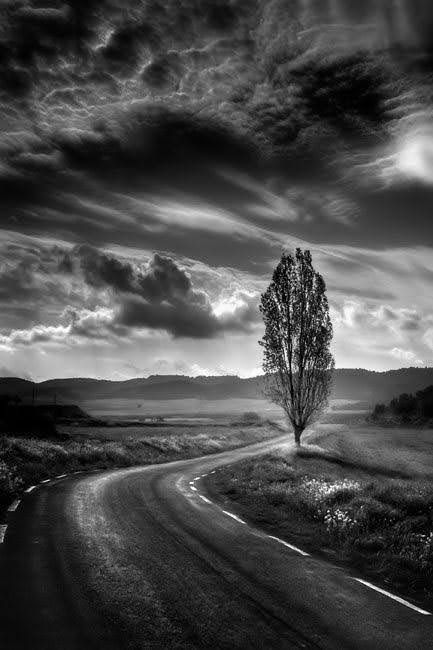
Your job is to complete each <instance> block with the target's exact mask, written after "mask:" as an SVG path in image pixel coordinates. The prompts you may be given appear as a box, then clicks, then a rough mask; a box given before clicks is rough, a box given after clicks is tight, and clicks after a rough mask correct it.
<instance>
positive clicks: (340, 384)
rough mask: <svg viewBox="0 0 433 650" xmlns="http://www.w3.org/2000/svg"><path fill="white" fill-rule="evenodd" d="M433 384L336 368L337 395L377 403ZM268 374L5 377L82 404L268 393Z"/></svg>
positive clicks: (45, 395)
mask: <svg viewBox="0 0 433 650" xmlns="http://www.w3.org/2000/svg"><path fill="white" fill-rule="evenodd" d="M431 384H433V368H402V369H400V370H389V371H386V372H373V371H371V370H363V369H346V368H341V369H338V370H336V371H335V381H334V390H333V397H335V398H340V399H355V400H361V401H366V402H369V403H371V404H375V403H376V402H379V401H389V400H390V399H391V398H392V397H394V396H395V395H399V394H400V393H413V392H416V391H418V390H421V389H423V388H425V387H426V386H429V385H431ZM262 389H263V377H251V378H247V379H241V378H240V377H236V376H225V377H185V376H181V375H153V376H150V377H147V378H142V379H130V380H128V381H107V380H100V379H89V378H71V379H50V380H49V381H44V382H41V383H33V382H31V381H28V380H26V379H19V378H15V377H4V378H0V395H5V394H10V395H19V396H20V397H21V398H22V399H24V400H25V401H31V399H32V393H33V390H36V391H37V398H38V401H47V402H53V401H54V399H55V398H56V399H57V401H58V402H67V403H75V404H76V403H80V402H83V401H86V400H95V399H136V400H167V399H186V398H198V399H208V400H212V399H229V398H231V397H237V398H241V397H243V398H258V397H261V396H262Z"/></svg>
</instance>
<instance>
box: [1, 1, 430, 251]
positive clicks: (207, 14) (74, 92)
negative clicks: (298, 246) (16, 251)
mask: <svg viewBox="0 0 433 650" xmlns="http://www.w3.org/2000/svg"><path fill="white" fill-rule="evenodd" d="M349 4H350V7H349V6H348V5H349ZM392 7H393V8H392ZM432 13H433V12H432V10H431V5H430V4H429V3H427V2H417V3H410V2H402V3H399V6H398V7H397V6H394V5H393V6H392V5H391V4H390V3H388V2H384V3H382V4H381V5H380V7H378V6H377V3H374V2H365V3H362V9H361V8H358V9H357V8H355V3H347V2H346V3H345V2H338V1H337V2H332V3H331V2H323V3H317V2H312V1H311V2H303V3H298V2H293V3H287V2H282V1H277V0H272V1H270V2H259V1H257V2H255V1H252V0H251V1H250V2H248V1H243V2H241V1H239V2H234V1H233V2H229V1H227V2H221V3H220V2H218V3H215V2H213V1H210V0H209V1H206V2H204V1H199V0H189V1H187V0H184V1H182V2H178V1H174V0H173V1H170V2H167V1H164V2H162V1H159V2H157V1H155V0H152V1H150V2H147V3H140V4H137V3H132V2H131V3H124V5H122V7H121V8H119V6H118V3H115V2H109V1H106V2H94V1H88V2H66V1H65V2H63V3H53V2H47V3H37V2H30V1H28V2H14V3H8V4H7V5H6V9H5V13H4V21H3V24H2V28H1V30H0V68H1V70H0V72H2V74H1V75H0V76H1V81H0V85H1V84H3V94H2V95H1V97H0V102H1V103H2V107H4V109H5V110H4V112H3V113H4V131H5V133H7V134H9V135H8V137H9V140H11V139H12V140H13V139H14V138H15V140H16V141H17V142H18V141H19V143H18V144H17V142H16V143H15V145H14V146H15V148H14V147H12V148H11V147H10V146H9V148H5V149H2V142H1V140H0V151H1V153H2V165H1V166H0V192H1V198H0V201H1V206H2V217H3V220H4V222H5V223H6V224H8V226H9V227H12V226H13V223H18V224H19V225H18V226H15V227H18V228H21V229H23V230H25V231H26V232H28V231H32V232H35V230H36V231H37V230H38V229H39V230H40V231H46V230H49V231H50V232H52V233H55V234H56V235H59V236H64V237H67V238H69V240H72V241H79V240H80V239H83V237H84V234H86V238H88V239H89V241H91V242H94V243H95V244H96V245H100V244H104V243H107V242H110V241H120V242H125V241H127V238H128V237H129V242H132V241H139V242H143V234H142V232H143V230H142V228H141V226H140V225H139V224H132V220H131V224H130V226H128V228H129V231H128V229H127V228H126V226H125V223H126V219H127V217H128V205H127V204H126V203H125V204H124V205H123V206H122V205H120V203H121V202H120V200H119V201H118V205H116V209H117V214H118V216H120V215H123V218H124V221H123V225H122V223H121V222H120V221H119V222H117V223H116V222H115V217H114V216H113V214H114V213H112V216H109V210H106V211H105V215H106V216H105V217H102V211H101V210H99V211H97V210H96V209H94V208H93V207H91V205H93V206H95V204H96V203H100V204H101V205H104V206H105V205H111V204H112V202H113V200H115V199H114V197H113V196H112V194H113V192H116V193H117V194H118V195H119V196H120V195H124V196H135V195H140V196H142V195H143V194H146V193H152V192H154V190H155V187H158V190H160V189H161V185H162V184H164V185H165V187H164V188H163V189H164V190H165V189H166V188H167V187H168V188H169V189H171V190H172V191H173V193H174V194H180V193H182V194H183V196H186V197H194V196H200V197H201V198H207V200H208V202H213V203H214V204H215V205H216V206H217V207H223V208H230V207H232V206H235V208H236V212H237V213H238V214H241V215H242V217H243V218H245V216H246V215H247V211H248V206H249V204H250V197H246V196H245V197H244V196H243V195H242V200H243V199H245V201H244V205H242V201H241V198H240V197H241V190H240V188H239V187H238V186H236V183H235V182H234V181H233V182H231V181H230V180H228V176H229V174H230V172H231V170H233V169H235V170H242V171H243V172H244V173H246V174H250V175H251V176H252V177H253V178H255V179H256V180H257V179H259V180H260V182H262V181H264V180H266V179H269V178H270V177H272V178H274V177H277V178H278V179H279V185H280V187H281V188H284V185H285V186H286V188H287V187H290V186H292V191H291V194H290V195H288V194H286V198H287V200H288V203H291V205H292V210H291V212H292V214H297V215H298V217H297V219H291V222H290V229H289V230H287V229H286V230H283V233H282V234H284V233H287V234H288V233H289V232H290V233H291V234H293V235H295V236H297V237H300V238H301V239H302V238H305V239H311V237H313V239H314V238H315V239H316V240H317V241H324V242H326V241H337V242H345V241H348V240H350V239H351V238H352V237H354V236H355V235H356V237H359V238H361V239H360V240H362V241H364V240H365V241H367V239H368V238H370V240H371V239H373V240H374V245H378V246H380V245H381V244H382V243H383V241H384V239H386V238H387V237H388V234H389V230H390V229H389V225H390V224H391V223H392V220H393V219H394V218H395V214H397V219H398V222H399V227H398V228H393V229H392V236H393V237H394V238H395V241H396V242H403V241H423V242H425V241H426V237H427V238H428V240H429V238H430V237H431V229H429V227H428V219H429V215H428V214H427V212H428V210H427V209H426V205H427V203H428V201H429V199H430V196H429V195H430V192H431V190H430V188H428V187H425V188H424V189H419V184H415V185H414V187H413V191H412V190H411V188H408V187H405V188H401V193H402V194H401V195H399V194H398V189H395V188H388V187H379V188H375V190H374V192H371V191H370V190H367V189H365V187H363V186H361V184H360V179H361V177H362V176H363V172H361V171H358V166H357V164H356V163H357V160H354V157H355V156H354V154H353V152H354V151H355V152H356V153H357V154H359V155H361V154H362V155H365V156H366V157H367V159H370V158H371V157H372V156H373V157H375V156H379V155H380V148H381V147H382V146H383V144H384V143H388V142H389V141H390V140H391V139H392V138H393V137H394V136H393V134H394V132H395V130H396V128H397V126H398V125H399V124H400V123H403V122H404V120H407V118H408V117H410V115H411V111H414V110H415V109H414V108H413V101H412V96H409V95H410V93H409V94H408V89H409V90H410V91H411V92H412V91H413V92H415V91H416V90H417V89H419V88H421V87H422V88H424V91H423V93H424V94H421V95H420V97H421V98H423V97H424V96H426V97H427V95H428V92H427V91H426V90H425V88H426V87H427V88H428V87H429V82H428V79H427V76H426V72H425V60H426V57H428V53H429V51H430V49H429V47H430V46H429V43H428V39H429V37H428V29H427V26H428V25H429V24H431V15H432ZM421 61H424V63H421ZM418 101H420V102H421V100H418ZM422 101H424V100H423V99H422ZM421 103H422V102H421ZM411 106H412V108H411ZM418 108H419V107H418V106H417V107H416V109H417V111H418ZM16 133H19V134H21V135H19V136H14V135H12V134H16ZM378 152H379V153H378ZM221 168H225V169H228V170H229V172H228V175H226V179H225V183H224V184H223V183H222V182H221V179H219V180H218V179H217V178H216V174H217V171H218V170H220V169H221ZM351 170H352V171H353V173H352V175H350V174H349V172H350V171H351ZM337 186H338V192H337V191H336V187H337ZM284 191H285V190H283V189H282V190H281V192H284ZM236 192H237V198H236ZM244 194H245V192H244ZM421 195H423V196H421ZM324 197H325V200H323V199H324ZM401 197H403V198H402V200H400V199H401ZM420 197H421V198H420ZM418 199H419V200H418ZM192 200H193V199H192ZM411 202H412V203H413V202H415V203H416V204H418V203H419V223H420V226H419V228H418V229H417V230H416V231H414V230H413V229H410V228H408V227H407V226H406V225H405V223H404V219H405V217H404V215H403V206H407V205H409V204H410V203H411ZM394 208H395V209H394ZM405 209H406V208H405ZM92 210H93V214H92ZM379 213H380V214H381V215H382V218H381V219H378V218H377V215H378V214H379ZM400 214H401V217H400ZM144 218H148V221H149V222H150V223H151V225H152V227H153V234H151V235H149V236H151V237H154V239H152V246H153V245H154V246H155V247H158V248H159V247H161V242H160V241H159V240H158V226H157V225H155V227H154V224H153V223H152V219H151V216H148V215H145V216H144ZM248 219H250V220H251V221H252V222H253V223H254V225H257V224H259V225H260V226H261V227H263V226H264V222H265V219H266V218H265V217H261V216H260V205H259V206H258V208H257V207H256V208H255V212H254V215H253V214H252V213H249V214H248ZM311 220H315V221H316V222H317V225H316V227H315V229H314V232H313V234H311V226H310V225H309V223H310V221H311ZM406 221H407V220H406ZM353 223H355V225H356V228H357V229H356V231H355V235H354V232H353V231H349V229H348V228H347V226H348V225H349V224H352V225H353ZM367 226H368V227H367ZM159 228H160V232H161V233H163V234H161V237H163V236H167V237H168V240H169V238H170V236H171V235H170V232H167V231H168V230H169V229H168V228H167V227H166V226H161V225H160V226H159ZM369 232H370V233H372V235H369V234H368V233H369ZM176 235H177V236H178V233H176ZM146 236H147V234H146ZM188 237H189V241H190V243H191V247H194V244H195V248H196V250H203V254H204V252H205V251H206V254H207V253H209V254H210V255H215V257H218V255H220V257H224V256H226V255H227V254H228V253H227V250H228V247H227V246H225V245H224V241H223V237H222V235H221V244H219V245H218V247H216V246H213V247H212V246H211V245H210V244H209V243H208V245H205V247H204V248H201V240H200V237H201V235H200V234H196V235H194V237H195V238H196V239H195V240H194V238H191V236H190V234H189V235H188ZM178 239H179V240H180V239H182V238H181V237H178ZM184 239H185V247H187V246H188V242H187V241H186V240H187V237H185V238H184ZM198 244H200V246H199V245H198ZM211 249H213V250H211ZM182 252H184V253H190V252H191V251H190V250H188V249H187V248H185V249H184V250H183V251H182ZM266 255H267V256H268V257H269V256H270V251H269V249H268V250H267V251H266ZM233 257H236V255H235V254H233ZM241 257H242V256H241ZM244 257H245V256H244Z"/></svg>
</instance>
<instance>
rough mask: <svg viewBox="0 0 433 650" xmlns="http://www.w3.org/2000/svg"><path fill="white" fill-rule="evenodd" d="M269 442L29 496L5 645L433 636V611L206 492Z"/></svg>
mask: <svg viewBox="0 0 433 650" xmlns="http://www.w3.org/2000/svg"><path fill="white" fill-rule="evenodd" d="M271 444H272V443H271V442H265V443H259V444H256V445H252V446H250V447H246V448H243V449H238V450H234V451H229V452H224V453H222V454H218V455H215V456H207V457H203V458H199V459H193V460H186V461H179V462H174V463H168V464H165V465H158V466H150V467H141V468H133V469H122V470H114V471H105V472H100V473H98V472H94V473H90V474H80V475H76V476H64V477H60V478H58V479H55V480H53V481H50V482H47V483H45V484H42V485H39V486H37V487H36V488H35V489H33V490H31V491H30V492H28V493H27V494H25V495H24V496H23V498H22V500H21V502H19V503H18V502H17V503H15V504H13V505H12V507H11V512H9V513H8V521H7V528H3V529H2V531H3V532H2V536H3V537H4V541H3V543H2V544H0V601H1V602H0V648H1V649H2V650H18V649H19V650H92V649H98V650H99V649H101V650H102V649H103V650H121V649H123V648H128V649H130V648H131V649H135V648H146V649H148V648H158V649H163V648H168V649H172V648H176V649H181V648H182V649H189V648H211V649H214V648H215V649H219V648H225V649H234V648H253V649H255V648H266V649H274V648H275V649H280V648H333V649H338V650H340V649H344V648H380V649H381V650H386V649H388V648H389V649H391V648H392V649H393V650H395V648H398V649H399V650H403V649H406V648H407V649H409V648H410V649H411V650H418V649H420V650H421V649H424V648H431V647H433V641H432V640H433V616H429V615H427V614H426V613H422V610H421V611H418V610H417V609H412V608H411V607H410V606H409V605H410V603H405V602H404V601H403V602H398V601H396V600H393V599H392V598H391V597H390V595H387V594H383V593H379V592H377V591H374V590H373V588H372V586H370V585H369V584H363V583H361V582H358V581H356V580H355V579H354V577H356V576H354V575H353V574H350V573H348V571H347V570H346V569H342V568H338V567H335V566H333V565H332V564H330V563H328V562H326V561H323V560H321V559H317V558H314V557H311V556H309V555H305V554H302V551H303V549H298V550H297V549H296V548H291V547H290V546H288V545H285V544H284V543H282V541H281V540H279V539H278V538H272V537H270V536H269V535H266V534H265V533H264V532H262V531H259V530H257V529H254V528H251V527H250V526H249V525H248V524H246V523H244V522H242V520H240V519H239V518H237V517H236V516H233V514H234V513H233V512H230V511H229V510H227V511H224V510H223V509H222V508H221V507H219V506H218V505H217V504H215V503H213V502H212V501H210V500H209V499H208V497H207V496H206V476H205V475H206V474H209V473H210V472H212V471H218V467H219V466H221V465H223V464H225V463H227V462H233V461H235V460H238V459H240V458H242V457H246V456H248V455H251V454H255V453H258V452H261V451H263V450H266V449H267V448H270V447H271ZM0 532H1V531H0ZM357 577H360V576H357Z"/></svg>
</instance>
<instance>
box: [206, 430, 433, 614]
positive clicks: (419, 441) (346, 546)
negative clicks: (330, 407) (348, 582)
mask: <svg viewBox="0 0 433 650" xmlns="http://www.w3.org/2000/svg"><path fill="white" fill-rule="evenodd" d="M309 443H310V444H308V445H306V446H305V447H304V449H301V450H300V451H299V452H298V453H296V452H293V453H292V454H290V455H287V454H282V453H280V454H270V455H266V456H262V457H261V458H254V459H251V460H246V461H243V462H241V463H237V464H236V465H232V466H230V467H226V468H222V469H221V470H220V471H218V472H217V473H216V474H215V475H213V476H212V477H211V479H210V480H209V482H208V487H209V490H210V492H211V494H212V495H213V498H215V499H219V500H220V501H222V502H223V503H224V505H225V507H230V508H231V509H232V510H234V511H235V512H236V513H238V514H239V515H240V516H241V517H243V518H245V519H247V520H249V521H251V522H252V523H254V524H256V525H257V526H259V527H262V528H264V529H266V530H268V531H269V532H271V533H272V534H273V535H278V536H280V537H284V538H285V539H287V540H288V541H289V542H292V543H294V544H295V545H297V546H299V547H300V548H303V549H305V550H307V551H311V552H313V553H315V554H318V555H323V556H326V557H328V558H329V559H331V560H332V561H334V562H337V563H342V564H345V565H348V566H350V567H352V570H354V571H357V572H359V574H361V575H364V576H365V575H367V576H370V578H371V579H372V580H374V581H375V582H376V583H378V584H380V583H381V584H383V585H385V586H386V585H388V588H389V586H390V585H391V586H392V587H393V588H394V589H396V590H398V591H399V592H400V593H406V594H407V595H410V596H412V597H414V598H418V599H419V600H420V601H425V600H427V601H429V602H430V605H431V601H432V599H433V587H432V585H433V467H432V463H431V459H432V457H433V431H431V430H414V429H400V428H399V429H393V430H392V429H380V428H373V427H355V426H352V427H347V426H343V425H333V426H330V425H324V426H318V427H317V428H316V431H315V432H314V433H313V434H311V436H310V438H309Z"/></svg>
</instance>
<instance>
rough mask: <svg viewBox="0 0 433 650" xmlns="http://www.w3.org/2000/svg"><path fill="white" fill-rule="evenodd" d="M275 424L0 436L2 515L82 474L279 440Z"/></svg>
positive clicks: (72, 430) (81, 429) (64, 429)
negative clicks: (25, 496) (41, 485)
mask: <svg viewBox="0 0 433 650" xmlns="http://www.w3.org/2000/svg"><path fill="white" fill-rule="evenodd" d="M278 433H279V430H278V429H277V428H276V426H275V425H273V424H272V423H269V422H267V423H262V422H260V421H259V422H257V421H256V422H255V423H254V424H248V425H247V426H245V425H244V426H242V425H240V426H233V424H230V423H229V422H227V423H226V424H224V425H215V426H208V425H206V426H203V425H189V426H185V425H184V426H181V425H179V426H163V425H161V426H157V427H144V426H135V427H82V426H78V427H77V426H70V427H68V426H64V427H60V431H59V432H57V433H56V434H55V435H53V436H52V437H49V438H45V439H44V438H42V437H40V434H39V433H38V436H37V437H34V436H27V435H20V436H17V435H3V436H0V510H2V509H4V508H5V507H7V506H8V504H9V503H10V502H11V501H12V500H13V499H14V498H16V497H17V496H18V495H19V494H20V493H21V492H22V491H23V490H24V489H25V488H26V487H27V486H29V485H33V484H35V483H38V482H39V481H41V480H43V479H46V478H49V477H52V476H56V475H58V474H63V473H69V472H73V471H77V470H91V469H105V468H111V467H128V466H132V465H142V464H152V463H163V462H167V461H170V460H177V459H181V458H189V457H192V456H200V455H202V454H211V453H217V452H219V451H224V450H225V449H233V448H235V447H239V446H242V445H246V444H250V443H254V442H258V441H260V440H265V439H267V438H271V437H273V436H276V435H278Z"/></svg>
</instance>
